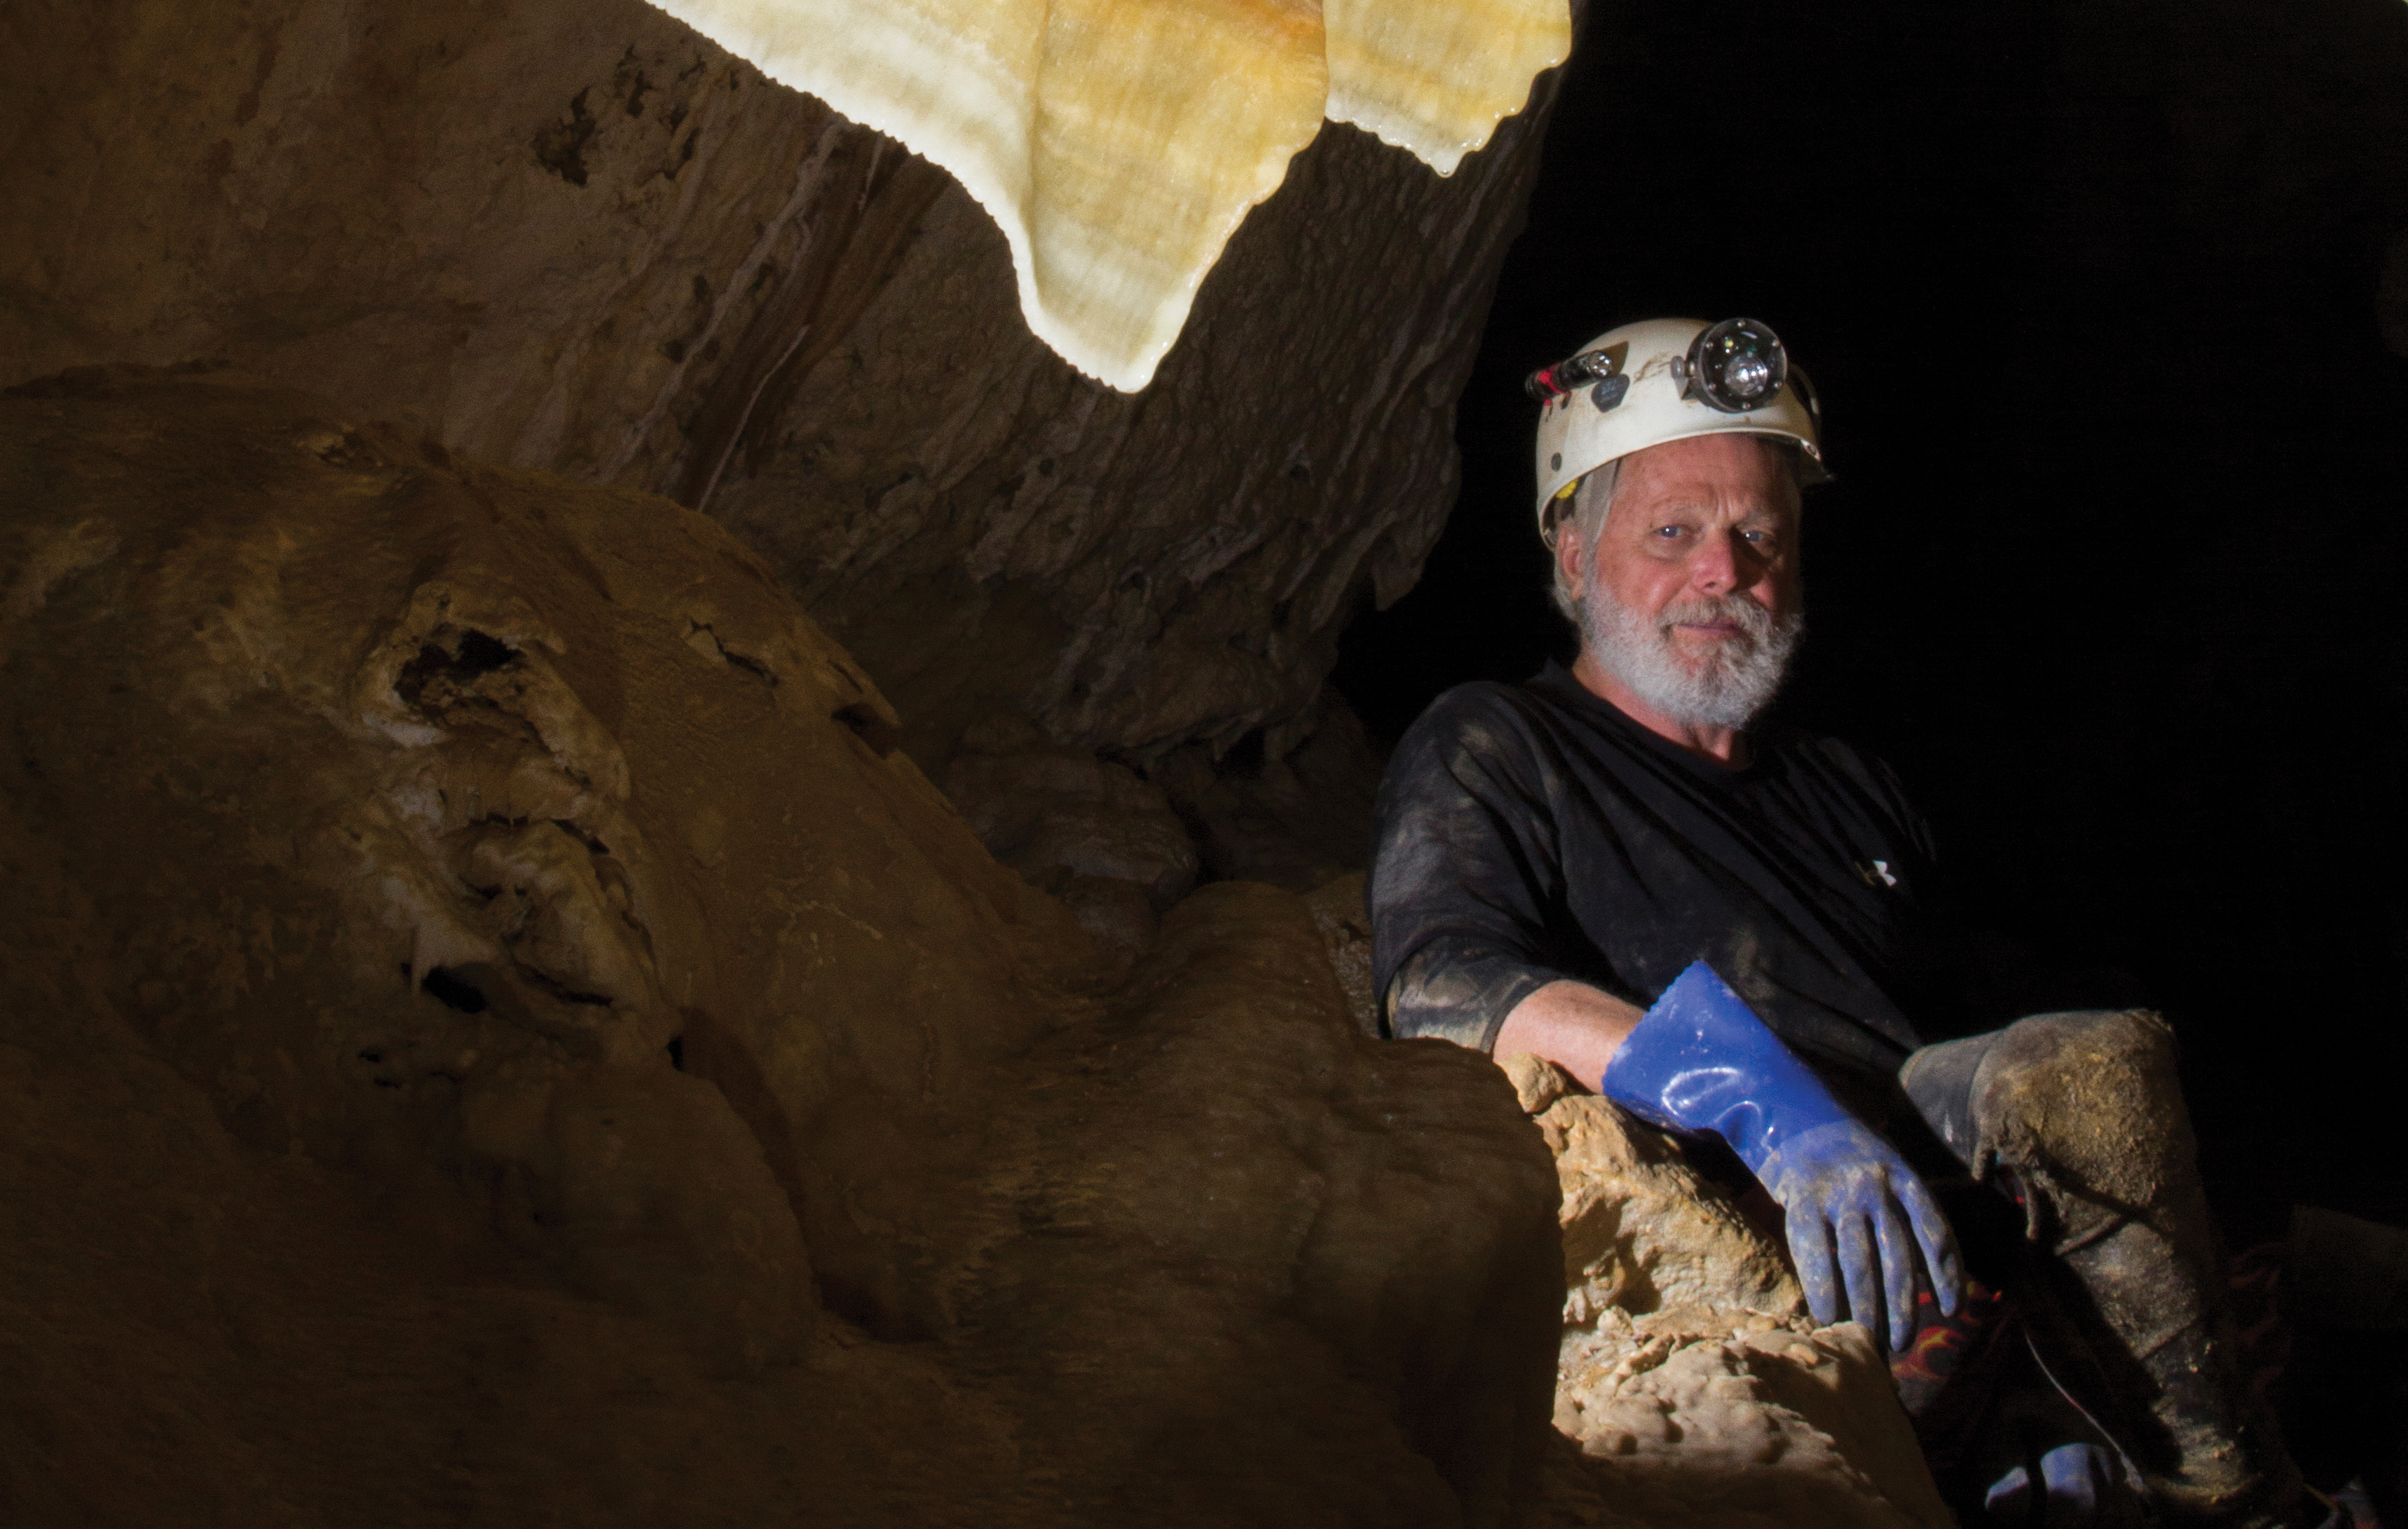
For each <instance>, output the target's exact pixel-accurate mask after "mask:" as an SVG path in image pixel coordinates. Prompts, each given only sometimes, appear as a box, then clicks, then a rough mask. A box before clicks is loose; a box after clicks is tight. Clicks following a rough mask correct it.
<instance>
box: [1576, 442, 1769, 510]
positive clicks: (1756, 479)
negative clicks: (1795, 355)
mask: <svg viewBox="0 0 2408 1529" xmlns="http://www.w3.org/2000/svg"><path fill="white" fill-rule="evenodd" d="M1620 468H1621V471H1620V473H1619V475H1618V478H1619V481H1617V482H1616V484H1615V486H1614V488H1615V493H1614V497H1615V498H1617V499H1621V498H1626V497H1628V498H1647V499H1657V498H1662V499H1695V500H1699V501H1702V502H1708V503H1714V504H1720V505H1724V506H1736V507H1743V508H1745V509H1748V510H1751V511H1762V512H1766V513H1777V514H1781V515H1785V516H1787V515H1795V514H1797V513H1798V511H1799V507H1800V503H1799V490H1798V478H1797V474H1796V473H1795V472H1794V471H1793V470H1792V468H1791V466H1790V463H1789V460H1788V458H1787V457H1786V456H1785V455H1784V454H1783V452H1782V450H1781V448H1780V447H1779V446H1778V445H1776V444H1775V443H1773V442H1771V441H1769V440H1767V439H1765V438H1764V437H1762V436H1751V435H1742V434H1739V433H1738V432H1729V433H1726V434H1722V435H1715V436H1692V437H1690V438H1688V439H1686V440H1676V441H1666V442H1664V443H1662V444H1661V445H1657V446H1650V447H1648V448H1646V449H1645V450H1639V451H1633V452H1631V453H1630V454H1629V455H1628V456H1627V457H1624V458H1623V459H1622V461H1621V463H1620Z"/></svg>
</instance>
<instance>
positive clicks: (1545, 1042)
mask: <svg viewBox="0 0 2408 1529" xmlns="http://www.w3.org/2000/svg"><path fill="white" fill-rule="evenodd" d="M1642 1018H1644V1016H1643V1015H1642V1014H1641V1012H1640V1010H1639V1009H1638V1008H1637V1007H1635V1006H1633V1005H1630V1004H1627V1003H1624V1002H1623V1001H1622V1000H1621V999H1619V998H1617V997H1615V996H1614V995H1613V994H1612V993H1604V992H1600V991H1599V990H1598V989H1596V988H1593V987H1590V986H1589V985H1588V984H1587V983H1585V982H1573V981H1569V980H1567V981H1558V982H1550V983H1548V984H1547V985H1546V986H1545V987H1542V988H1541V989H1540V990H1539V991H1538V992H1536V993H1531V994H1530V995H1529V996H1528V997H1527V998H1525V999H1523V1000H1522V1001H1521V1002H1520V1003H1518V1004H1515V1005H1514V1006H1513V1007H1512V1012H1510V1013H1508V1014H1507V1015H1506V1016H1505V1023H1504V1026H1503V1027H1502V1028H1500V1029H1499V1030H1498V1032H1497V1046H1496V1049H1495V1050H1494V1051H1492V1052H1491V1053H1490V1054H1491V1055H1493V1056H1495V1057H1496V1059H1497V1061H1498V1064H1499V1065H1502V1064H1503V1063H1504V1062H1505V1061H1506V1060H1507V1059H1508V1058H1509V1057H1517V1056H1538V1057H1544V1058H1546V1059H1547V1060H1548V1061H1549V1062H1552V1063H1554V1064H1555V1065H1556V1066H1558V1067H1561V1068H1563V1069H1564V1071H1566V1072H1568V1073H1570V1074H1571V1075H1572V1077H1574V1078H1576V1079H1579V1080H1580V1082H1581V1085H1582V1086H1583V1087H1584V1088H1586V1089H1589V1090H1590V1091H1592V1092H1595V1091H1597V1090H1598V1088H1599V1086H1600V1080H1601V1079H1603V1078H1604V1077H1605V1066H1606V1064H1607V1063H1609V1062H1612V1061H1613V1053H1614V1052H1615V1051H1617V1050H1621V1048H1622V1042H1623V1040H1624V1038H1625V1037H1627V1036H1628V1035H1629V1034H1630V1032H1631V1031H1632V1030H1633V1029H1635V1028H1637V1026H1638V1024H1639V1022H1640V1020H1641V1019H1642Z"/></svg>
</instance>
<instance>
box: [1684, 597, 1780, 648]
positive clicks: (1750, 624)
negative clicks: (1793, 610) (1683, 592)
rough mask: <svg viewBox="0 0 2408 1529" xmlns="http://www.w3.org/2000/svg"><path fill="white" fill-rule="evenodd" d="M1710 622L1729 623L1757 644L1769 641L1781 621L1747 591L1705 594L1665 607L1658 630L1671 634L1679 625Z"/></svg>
mask: <svg viewBox="0 0 2408 1529" xmlns="http://www.w3.org/2000/svg"><path fill="white" fill-rule="evenodd" d="M1704 622H1730V623H1731V624H1732V625H1734V626H1737V627H1738V628H1739V629H1740V631H1741V633H1742V634H1743V635H1744V636H1746V637H1747V638H1748V640H1749V641H1751V642H1756V643H1765V642H1770V641H1771V640H1772V637H1773V633H1774V631H1775V629H1776V627H1777V626H1778V624H1779V623H1778V622H1777V621H1776V620H1775V618H1774V616H1773V614H1772V612H1771V611H1770V610H1767V609H1765V608H1764V607H1763V606H1762V605H1761V604H1759V603H1757V602H1756V601H1754V600H1751V599H1749V598H1748V597H1747V596H1746V595H1744V594H1706V595H1699V597H1698V598H1697V599H1694V600H1675V601H1673V602H1672V603H1671V604H1670V605H1668V606H1666V607H1664V608H1663V609H1662V610H1661V611H1658V612H1657V613H1656V631H1657V632H1658V633H1660V634H1662V635H1663V636H1670V635H1671V632H1672V628H1674V627H1676V626H1682V625H1689V624H1702V623H1704Z"/></svg>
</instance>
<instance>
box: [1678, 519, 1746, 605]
mask: <svg viewBox="0 0 2408 1529" xmlns="http://www.w3.org/2000/svg"><path fill="white" fill-rule="evenodd" d="M1750 581H1751V577H1750V573H1749V569H1748V559H1747V556H1746V550H1745V549H1744V548H1742V545H1741V543H1740V540H1739V537H1738V536H1736V535H1735V534H1733V533H1731V532H1728V531H1715V532H1710V533H1708V534H1707V535H1706V536H1701V537H1699V543H1698V550H1697V552H1696V553H1695V554H1694V557H1693V560H1692V561H1691V563H1690V564H1689V584H1690V587H1691V588H1693V589H1695V590H1697V591H1698V592H1699V593H1700V594H1729V593H1733V592H1734V591H1737V590H1740V589H1742V588H1744V587H1746V585H1747V584H1748V583H1749V582H1750Z"/></svg>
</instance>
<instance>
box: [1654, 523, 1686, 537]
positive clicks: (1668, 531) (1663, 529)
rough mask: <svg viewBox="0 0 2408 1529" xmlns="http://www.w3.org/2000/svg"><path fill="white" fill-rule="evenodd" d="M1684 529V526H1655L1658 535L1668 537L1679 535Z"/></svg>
mask: <svg viewBox="0 0 2408 1529" xmlns="http://www.w3.org/2000/svg"><path fill="white" fill-rule="evenodd" d="M1685 529H1687V528H1686V527H1684V526H1678V525H1659V526H1657V527H1656V535H1657V536H1663V537H1667V538H1670V537H1672V536H1679V535H1680V534H1681V533H1682V532H1683V531H1684V530H1685Z"/></svg>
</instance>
